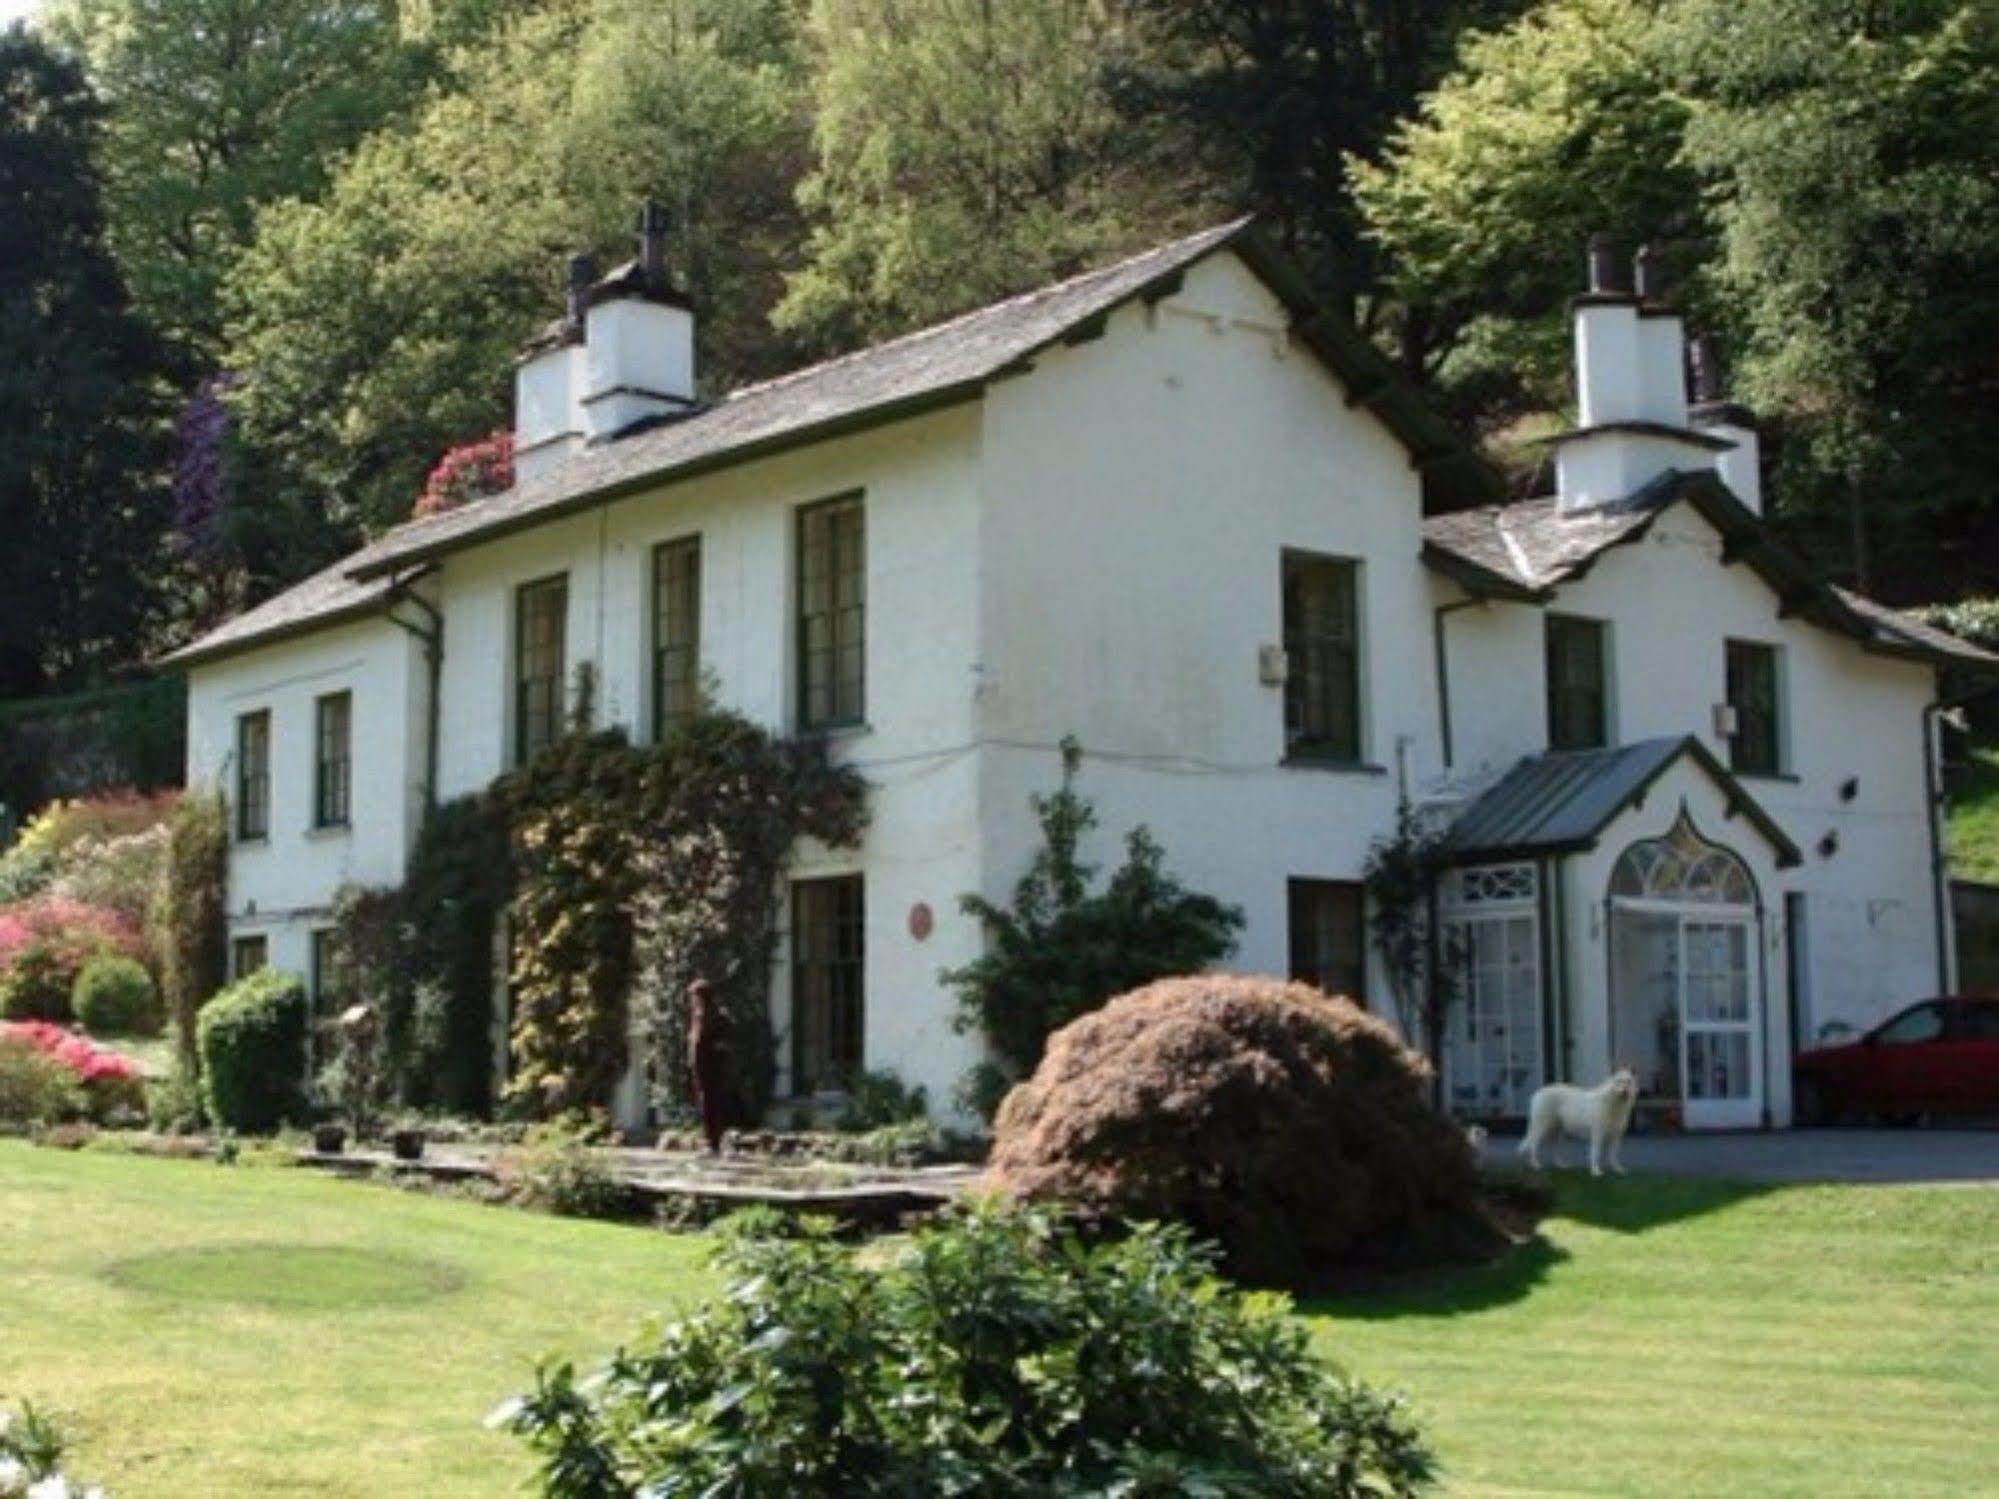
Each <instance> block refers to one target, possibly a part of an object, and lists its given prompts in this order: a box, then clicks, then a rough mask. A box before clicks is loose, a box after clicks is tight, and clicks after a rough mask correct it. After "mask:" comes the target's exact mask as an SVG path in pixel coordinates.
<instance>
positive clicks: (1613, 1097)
mask: <svg viewBox="0 0 1999 1499" xmlns="http://www.w3.org/2000/svg"><path fill="white" fill-rule="evenodd" d="M1637 1104H1638V1079H1637V1078H1636V1077H1635V1076H1634V1075H1633V1074H1632V1072H1631V1069H1630V1068H1628V1067H1620V1068H1618V1070H1617V1071H1615V1072H1613V1073H1611V1075H1610V1076H1609V1077H1608V1078H1606V1079H1605V1080H1604V1081H1603V1082H1601V1083H1599V1084H1597V1086H1595V1087H1594V1088H1578V1087H1574V1086H1572V1085H1571V1084H1568V1083H1550V1084H1548V1086H1547V1087H1545V1088H1542V1089H1540V1090H1539V1091H1538V1092H1536V1093H1535V1095H1534V1098H1533V1101H1532V1102H1531V1103H1529V1104H1528V1105H1527V1136H1526V1138H1525V1139H1523V1140H1522V1141H1521V1142H1520V1153H1521V1154H1522V1155H1524V1156H1526V1157H1527V1159H1528V1161H1529V1162H1530V1163H1531V1164H1532V1165H1533V1167H1534V1169H1535V1170H1536V1171H1539V1170H1540V1169H1541V1147H1542V1146H1543V1145H1545V1144H1548V1143H1549V1142H1550V1141H1551V1140H1555V1139H1559V1138H1560V1137H1561V1136H1563V1135H1572V1136H1574V1137H1575V1138H1576V1139H1578V1140H1580V1139H1581V1138H1582V1137H1583V1136H1585V1135H1587V1136H1589V1171H1590V1175H1591V1176H1602V1175H1603V1158H1604V1154H1605V1147H1608V1148H1609V1155H1610V1169H1611V1170H1613V1171H1615V1172H1616V1173H1617V1174H1618V1175H1619V1176H1622V1175H1623V1174H1624V1162H1623V1161H1622V1160H1621V1159H1619V1155H1618V1152H1619V1151H1620V1149H1621V1148H1622V1147H1623V1145H1624V1132H1625V1131H1626V1130H1627V1129H1629V1128H1630V1127H1631V1111H1632V1109H1634V1108H1635V1107H1637Z"/></svg>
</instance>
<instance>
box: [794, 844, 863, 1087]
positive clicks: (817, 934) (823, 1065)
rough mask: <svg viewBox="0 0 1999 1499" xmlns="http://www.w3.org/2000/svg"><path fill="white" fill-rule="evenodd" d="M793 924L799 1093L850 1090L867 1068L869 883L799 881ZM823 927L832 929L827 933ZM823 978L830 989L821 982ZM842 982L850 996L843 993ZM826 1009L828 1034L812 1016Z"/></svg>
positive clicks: (840, 878)
mask: <svg viewBox="0 0 1999 1499" xmlns="http://www.w3.org/2000/svg"><path fill="white" fill-rule="evenodd" d="M790 918H791V1047H790V1050H791V1092H792V1096H794V1097H797V1098H804V1097H809V1096H812V1095H813V1094H815V1093H819V1092H825V1091H840V1090H844V1089H845V1088H847V1087H848V1086H850V1085H851V1084H852V1082H853V1081H854V1079H855V1078H857V1077H858V1076H860V1074H861V1073H862V1072H863V1071H865V1070H866V1067H867V1014H868V1007H867V885H866V882H865V879H864V877H863V876H862V875H860V874H840V875H826V876H820V877H817V878H812V879H802V880H793V881H792V882H791V911H790ZM821 921H824V922H825V923H827V924H826V925H825V926H824V927H823V928H822V927H821V926H820V922H821ZM843 939H844V945H843ZM821 970H823V978H824V985H823V986H822V985H821V984H820V983H819V982H818V977H819V976H820V974H821ZM842 980H845V981H846V984H847V985H848V988H847V991H846V992H844V993H841V992H835V991H836V988H837V987H838V986H839V985H840V984H841V982H842ZM821 1003H823V1004H824V1005H825V1006H826V1007H827V1014H826V1016H825V1019H824V1022H823V1026H822V1025H821V1024H819V1023H818V1022H816V1021H815V1020H813V1019H812V1018H811V1017H809V1016H808V1014H807V1010H808V1006H809V1005H818V1004H821ZM843 1010H844V1011H845V1013H842V1011H843ZM815 1052H823V1055H814V1053H815Z"/></svg>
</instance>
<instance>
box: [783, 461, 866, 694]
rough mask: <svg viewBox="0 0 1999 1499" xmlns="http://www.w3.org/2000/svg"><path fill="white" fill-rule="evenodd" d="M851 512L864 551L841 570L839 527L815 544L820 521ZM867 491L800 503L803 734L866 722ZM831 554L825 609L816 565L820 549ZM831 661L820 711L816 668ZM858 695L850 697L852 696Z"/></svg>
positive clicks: (797, 581)
mask: <svg viewBox="0 0 1999 1499" xmlns="http://www.w3.org/2000/svg"><path fill="white" fill-rule="evenodd" d="M849 515H851V516H852V517H853V519H854V523H855V525H856V526H857V528H858V538H857V540H856V542H855V547H856V550H857V552H858V558H857V562H856V565H855V566H854V567H853V568H851V569H842V568H841V567H840V565H839V554H840V540H839V537H838V535H837V534H832V535H829V537H828V540H827V541H826V543H825V544H824V546H821V545H819V544H818V543H816V542H815V541H814V539H813V536H812V534H811V533H812V531H813V528H814V527H815V526H818V525H820V524H822V523H825V524H827V525H829V526H831V525H836V524H837V523H838V522H839V521H840V520H841V519H843V518H844V517H846V516H849ZM867 516H868V511H867V495H866V493H865V491H863V490H858V489H856V490H849V491H848V492H847V493H845V494H838V495H833V496H831V497H830V498H828V499H823V500H814V501H813V502H812V503H810V504H807V505H801V506H799V507H798V510H797V513H796V517H795V519H794V522H793V531H792V549H793V554H794V560H793V567H792V582H793V587H794V590H795V595H796V596H795V599H794V607H793V614H794V621H793V648H794V649H795V650H796V651H797V653H798V660H797V693H796V698H795V701H794V704H793V708H794V711H795V712H796V714H797V719H798V727H799V731H800V732H801V733H807V734H821V733H828V732H833V731H837V730H840V729H851V728H859V727H861V726H863V725H865V724H866V722H867V698H868V693H867V684H868V529H867V525H868V521H867ZM822 553H829V554H830V555H831V556H832V559H833V563H832V571H831V573H830V574H829V577H828V581H827V585H826V586H827V589H828V591H829V595H830V596H829V597H828V599H827V602H826V604H825V606H824V607H823V608H815V607H814V605H813V602H812V600H813V593H814V591H815V585H816V583H817V579H816V577H815V576H814V574H813V572H812V563H813V560H814V558H815V556H818V555H821V554H822ZM842 580H846V581H848V582H850V583H851V584H852V585H853V596H852V597H850V598H843V597H842V596H841V593H840V585H841V583H842ZM822 617H823V618H824V619H825V620H826V621H827V625H826V631H825V633H826V635H827V637H828V638H827V641H826V643H825V644H824V645H819V646H815V645H814V644H813V641H812V635H813V625H814V623H815V621H817V620H819V619H821V618H822ZM850 652H851V654H852V657H853V660H852V663H851V664H852V668H853V670H852V675H851V677H849V676H848V675H847V673H846V671H845V670H844V668H843V661H842V658H843V657H845V656H847V655H848V654H849V653H850ZM822 662H823V663H826V665H827V669H828V670H829V671H830V673H831V675H830V677H829V678H828V680H827V682H826V683H825V689H824V692H823V698H824V708H823V710H821V711H816V712H815V710H814V705H813V699H814V697H815V688H816V686H817V683H816V682H815V668H816V666H817V665H818V664H819V663H822ZM849 697H851V701H849V700H848V699H849Z"/></svg>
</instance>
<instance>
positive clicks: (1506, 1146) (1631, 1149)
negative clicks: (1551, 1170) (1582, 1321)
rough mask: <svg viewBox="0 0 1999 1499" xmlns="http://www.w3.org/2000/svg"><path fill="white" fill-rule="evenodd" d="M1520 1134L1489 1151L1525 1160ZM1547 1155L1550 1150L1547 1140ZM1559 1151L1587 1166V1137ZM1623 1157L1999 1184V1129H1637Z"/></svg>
mask: <svg viewBox="0 0 1999 1499" xmlns="http://www.w3.org/2000/svg"><path fill="white" fill-rule="evenodd" d="M1519 1143H1520V1137H1519V1136H1518V1135H1494V1136H1493V1137H1492V1138H1491V1140H1489V1141H1488V1142H1487V1144H1486V1156H1487V1158H1488V1159H1489V1160H1491V1161H1492V1162H1493V1164H1495V1165H1518V1164H1519V1157H1518V1156H1516V1155H1515V1154H1514V1147H1515V1146H1517V1145H1518V1144H1519ZM1541 1157H1542V1159H1543V1160H1544V1161H1545V1160H1547V1159H1548V1158H1549V1151H1548V1150H1547V1149H1546V1147H1543V1149H1542V1151H1541ZM1554 1158H1555V1159H1557V1160H1559V1161H1560V1162H1561V1163H1562V1165H1564V1166H1568V1167H1575V1166H1587V1165H1588V1162H1589V1146H1588V1144H1587V1143H1586V1142H1583V1141H1576V1140H1567V1141H1564V1142H1563V1143H1562V1144H1561V1145H1560V1146H1559V1147H1558V1148H1557V1149H1556V1150H1555V1152H1554ZM1624 1164H1625V1167H1626V1168H1627V1169H1629V1170H1631V1171H1651V1172H1657V1173H1659V1174H1660V1175H1663V1176H1688V1177H1703V1178H1708V1179H1712V1180H1722V1181H1748V1182H1985V1183H1991V1184H1994V1185H1999V1130H1993V1129H1921V1130H1917V1129H1792V1130H1767V1131H1745V1132H1743V1133H1739V1134H1737V1133H1715V1134H1689V1135H1630V1136H1627V1137H1626V1139H1625V1141H1624Z"/></svg>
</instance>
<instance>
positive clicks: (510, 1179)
mask: <svg viewBox="0 0 1999 1499" xmlns="http://www.w3.org/2000/svg"><path fill="white" fill-rule="evenodd" d="M496 1169H497V1172H498V1176H499V1181H500V1187H501V1189H502V1190H503V1191H504V1192H505V1193H506V1195H507V1200H508V1201H510V1202H513V1203H516V1204H518V1205H519V1206H521V1207H525V1208H533V1209H536V1210H537V1211H540V1212H544V1213H555V1214H558V1215H559V1216H561V1217H564V1218H627V1217H630V1216H632V1214H633V1213H634V1212H635V1211H636V1210H637V1207H638V1203H637V1199H636V1194H634V1193H633V1191H632V1190H631V1188H629V1187H627V1186H626V1185H625V1184H624V1183H623V1182H621V1181H619V1180H618V1178H617V1176H616V1174H615V1173H613V1172H612V1170H611V1168H610V1167H609V1166H608V1165H606V1164H605V1163H604V1161H603V1159H602V1158H601V1157H599V1156H598V1155H597V1154H596V1153H595V1152H594V1151H593V1150H592V1149H591V1146H590V1140H589V1138H588V1136H587V1134H585V1133H584V1132H581V1131H576V1130H571V1129H564V1128H561V1127H559V1126H549V1127H545V1128H541V1129H538V1130H536V1131H535V1132H534V1133H533V1134H531V1135H530V1136H529V1138H528V1139H527V1140H526V1142H524V1143H523V1144H522V1145H521V1146H520V1147H519V1148H517V1149H514V1150H509V1151H507V1152H505V1153H504V1154H503V1155H501V1157H500V1159H499V1161H498V1163H497V1167H496Z"/></svg>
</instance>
